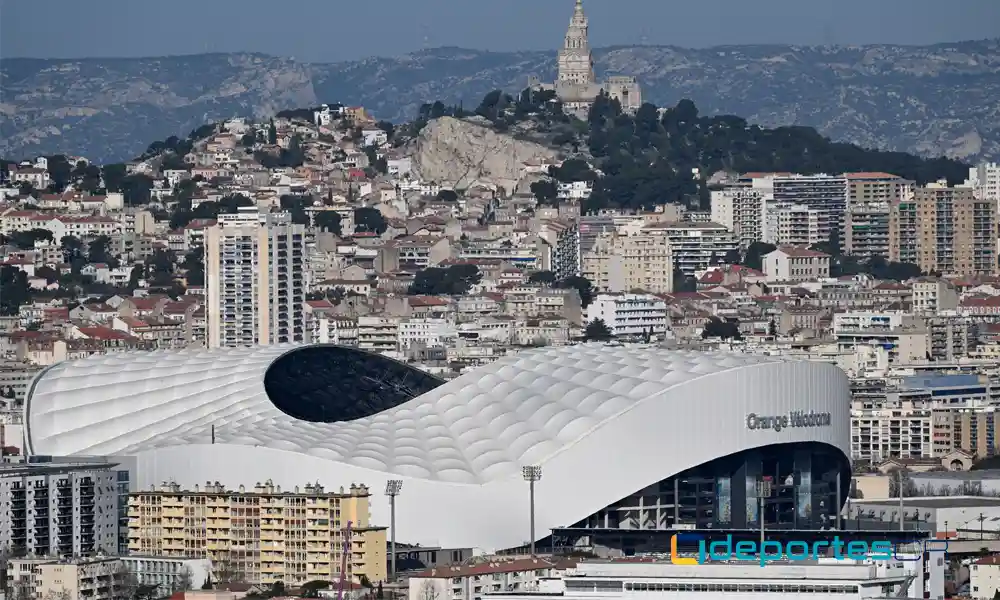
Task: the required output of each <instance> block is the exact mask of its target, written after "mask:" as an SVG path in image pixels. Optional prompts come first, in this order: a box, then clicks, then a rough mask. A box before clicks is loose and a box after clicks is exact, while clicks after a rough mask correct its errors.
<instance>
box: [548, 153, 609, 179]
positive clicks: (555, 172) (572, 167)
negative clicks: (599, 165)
mask: <svg viewBox="0 0 1000 600" xmlns="http://www.w3.org/2000/svg"><path fill="white" fill-rule="evenodd" d="M549 175H551V176H552V177H554V178H555V179H556V180H557V181H560V182H562V183H573V182H575V181H594V180H596V179H597V174H596V173H594V171H592V170H591V168H590V165H589V164H587V161H585V160H582V159H579V158H568V159H566V160H564V161H563V163H562V164H561V165H560V166H558V167H555V166H553V167H549Z"/></svg>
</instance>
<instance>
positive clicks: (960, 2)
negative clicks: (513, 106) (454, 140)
mask: <svg viewBox="0 0 1000 600" xmlns="http://www.w3.org/2000/svg"><path fill="white" fill-rule="evenodd" d="M572 5H573V1H572V0H488V1H485V0H361V1H348V0H281V1H273V0H91V1H89V2H88V1H85V0H0V57H11V56H34V57H84V56H151V55H165V54H191V53H198V52H208V51H211V52H226V51H238V50H243V51H257V52H267V53H270V54H276V55H282V56H291V57H294V58H296V59H299V60H307V61H336V60H348V59H355V58H361V57H365V56H370V55H396V54H402V53H405V52H409V51H412V50H419V49H421V48H425V47H434V46H462V47H468V48H482V49H488V50H516V49H543V48H549V49H551V48H555V47H556V46H557V45H558V44H559V43H560V41H561V37H562V34H563V32H564V31H565V28H566V24H567V23H568V21H569V16H570V13H571V12H572ZM584 6H585V7H586V10H587V13H588V16H589V17H590V24H591V40H592V44H593V45H595V46H608V45H614V44H639V43H647V44H673V45H678V46H693V47H704V46H713V45H719V44H750V43H792V44H830V43H836V44H868V43H896V44H929V43H935V42H944V41H956V40H963V39H978V38H987V37H990V38H997V37H1000V0H584Z"/></svg>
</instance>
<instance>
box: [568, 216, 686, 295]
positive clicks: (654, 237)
mask: <svg viewBox="0 0 1000 600" xmlns="http://www.w3.org/2000/svg"><path fill="white" fill-rule="evenodd" d="M581 269H582V274H583V276H584V277H586V278H587V279H588V280H589V281H590V282H591V283H592V285H593V286H594V289H596V290H598V291H603V292H612V293H619V292H627V291H631V290H643V291H646V292H652V293H657V294H668V293H670V292H672V291H673V284H674V255H673V252H672V247H671V244H670V239H669V237H667V236H666V235H664V234H663V232H662V231H647V230H640V231H639V232H638V233H634V234H632V235H628V234H625V233H618V232H616V231H608V232H605V233H601V234H600V235H598V236H597V238H596V239H594V240H593V243H592V244H591V246H590V247H589V249H588V250H586V251H585V252H584V253H583V255H582V257H581Z"/></svg>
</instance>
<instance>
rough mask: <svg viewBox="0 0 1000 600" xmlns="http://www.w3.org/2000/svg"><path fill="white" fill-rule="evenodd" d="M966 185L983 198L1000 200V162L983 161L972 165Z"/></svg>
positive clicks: (978, 196)
mask: <svg viewBox="0 0 1000 600" xmlns="http://www.w3.org/2000/svg"><path fill="white" fill-rule="evenodd" d="M965 185H966V186H968V187H971V188H972V189H973V191H974V193H975V195H976V197H977V198H979V199H981V200H989V201H997V202H1000V164H998V163H995V162H983V163H979V164H978V165H976V166H975V167H972V168H971V169H969V178H968V179H967V180H966V181H965Z"/></svg>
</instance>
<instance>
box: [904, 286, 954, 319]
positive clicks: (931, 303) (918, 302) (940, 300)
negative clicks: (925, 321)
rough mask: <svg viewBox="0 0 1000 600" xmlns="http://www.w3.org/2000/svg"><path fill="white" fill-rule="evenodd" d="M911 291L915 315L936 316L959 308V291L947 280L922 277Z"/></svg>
mask: <svg viewBox="0 0 1000 600" xmlns="http://www.w3.org/2000/svg"><path fill="white" fill-rule="evenodd" d="M911 289H912V290H913V296H912V302H913V312H914V313H915V314H926V315H936V314H938V313H940V312H942V311H953V310H955V309H957V308H958V299H959V297H958V289H957V288H956V287H955V284H954V283H952V282H950V281H948V280H947V279H941V278H938V277H921V278H920V279H917V280H915V281H914V282H913V284H912V286H911Z"/></svg>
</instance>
